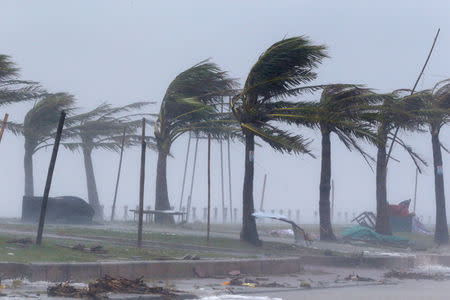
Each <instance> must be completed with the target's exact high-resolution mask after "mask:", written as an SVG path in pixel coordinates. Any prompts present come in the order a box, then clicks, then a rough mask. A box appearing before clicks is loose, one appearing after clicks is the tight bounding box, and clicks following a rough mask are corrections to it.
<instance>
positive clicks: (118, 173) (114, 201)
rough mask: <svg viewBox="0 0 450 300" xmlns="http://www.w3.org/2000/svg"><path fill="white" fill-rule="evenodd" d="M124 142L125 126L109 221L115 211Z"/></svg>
mask: <svg viewBox="0 0 450 300" xmlns="http://www.w3.org/2000/svg"><path fill="white" fill-rule="evenodd" d="M124 144H125V128H123V135H122V144H121V145H120V159H119V170H118V171H117V180H116V189H115V190H114V200H113V206H112V210H111V222H112V221H114V214H115V212H116V200H117V190H118V188H119V180H120V171H121V169H122V157H123V147H124Z"/></svg>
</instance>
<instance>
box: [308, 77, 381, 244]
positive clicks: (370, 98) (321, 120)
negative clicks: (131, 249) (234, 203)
mask: <svg viewBox="0 0 450 300" xmlns="http://www.w3.org/2000/svg"><path fill="white" fill-rule="evenodd" d="M378 101H379V96H378V95H376V94H375V93H372V92H371V91H370V90H369V89H367V88H362V87H361V86H357V85H349V84H333V85H328V86H326V87H325V88H324V89H323V91H322V95H321V98H320V103H318V105H317V116H316V118H317V120H318V122H317V123H316V125H317V126H318V127H319V129H320V132H321V134H322V165H321V174H320V200H319V216H320V239H321V240H335V239H336V237H335V235H334V233H333V228H332V225H331V218H330V189H331V185H330V182H331V140H330V135H331V133H335V134H336V135H337V137H338V138H339V139H340V140H341V141H342V142H343V143H344V145H345V146H346V147H347V148H348V149H349V150H352V149H356V150H357V151H358V152H359V153H360V154H361V155H362V156H363V158H364V159H365V160H366V162H368V163H369V161H368V160H373V159H372V158H371V157H370V156H369V155H368V154H367V153H366V152H365V151H364V150H363V149H362V148H361V147H360V145H359V144H358V140H361V139H363V140H368V141H371V142H374V140H375V134H374V133H373V132H371V130H370V128H371V125H370V123H372V122H373V121H374V114H373V112H372V111H371V110H370V104H372V103H376V102H378ZM369 165H370V164H369Z"/></svg>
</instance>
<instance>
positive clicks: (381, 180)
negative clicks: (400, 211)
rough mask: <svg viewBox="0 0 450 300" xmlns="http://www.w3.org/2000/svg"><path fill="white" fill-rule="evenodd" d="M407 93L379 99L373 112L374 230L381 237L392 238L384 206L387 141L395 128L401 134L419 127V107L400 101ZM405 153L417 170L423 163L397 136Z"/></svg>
mask: <svg viewBox="0 0 450 300" xmlns="http://www.w3.org/2000/svg"><path fill="white" fill-rule="evenodd" d="M403 92H407V90H398V91H394V92H393V93H392V94H388V95H382V98H383V101H382V103H381V105H379V106H378V107H376V108H375V107H374V109H376V110H377V113H378V117H377V119H378V120H377V122H378V128H377V169H376V199H377V220H376V225H375V230H376V232H378V233H381V234H392V231H391V226H390V222H389V214H388V202H387V187H386V178H387V162H388V157H387V153H386V146H387V141H388V139H392V138H393V137H392V135H391V131H392V129H394V128H399V129H401V130H405V131H417V130H419V129H420V127H421V125H422V124H423V110H422V108H423V105H422V103H421V101H420V99H417V98H416V97H411V96H406V97H402V93H403ZM394 142H396V143H397V144H399V145H400V146H401V147H402V148H403V149H404V150H406V151H407V152H408V154H409V155H410V157H411V158H412V160H413V162H414V164H415V165H416V167H417V168H418V169H419V171H420V170H421V169H420V167H421V164H422V165H426V162H425V161H424V160H423V159H422V158H421V157H420V156H419V155H418V154H417V153H415V152H414V151H413V149H412V148H411V147H410V146H408V145H406V143H405V142H404V141H403V140H401V139H400V138H399V137H398V136H397V137H396V138H395V141H394Z"/></svg>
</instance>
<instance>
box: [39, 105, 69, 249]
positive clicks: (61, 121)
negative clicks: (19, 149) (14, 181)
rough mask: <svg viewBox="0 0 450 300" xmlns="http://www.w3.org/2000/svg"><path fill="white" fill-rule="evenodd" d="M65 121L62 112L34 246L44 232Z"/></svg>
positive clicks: (64, 114) (63, 112) (40, 240)
mask: <svg viewBox="0 0 450 300" xmlns="http://www.w3.org/2000/svg"><path fill="white" fill-rule="evenodd" d="M65 119H66V112H65V111H62V112H61V116H60V117H59V123H58V128H57V129H56V137H55V143H54V144H53V152H52V157H51V159H50V165H49V167H48V173H47V181H46V183H45V189H44V196H43V197H42V204H41V215H40V217H39V226H38V232H37V237H36V244H37V245H41V242H42V233H43V231H44V222H45V213H46V212H47V202H48V194H49V193H50V186H51V185H52V178H53V170H54V169H55V164H56V157H57V156H58V148H59V142H60V141H61V134H62V130H63V127H64V120H65Z"/></svg>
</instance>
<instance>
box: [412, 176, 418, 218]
mask: <svg viewBox="0 0 450 300" xmlns="http://www.w3.org/2000/svg"><path fill="white" fill-rule="evenodd" d="M418 177H419V168H416V181H415V183H414V210H413V211H414V212H416V200H417V179H418Z"/></svg>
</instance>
